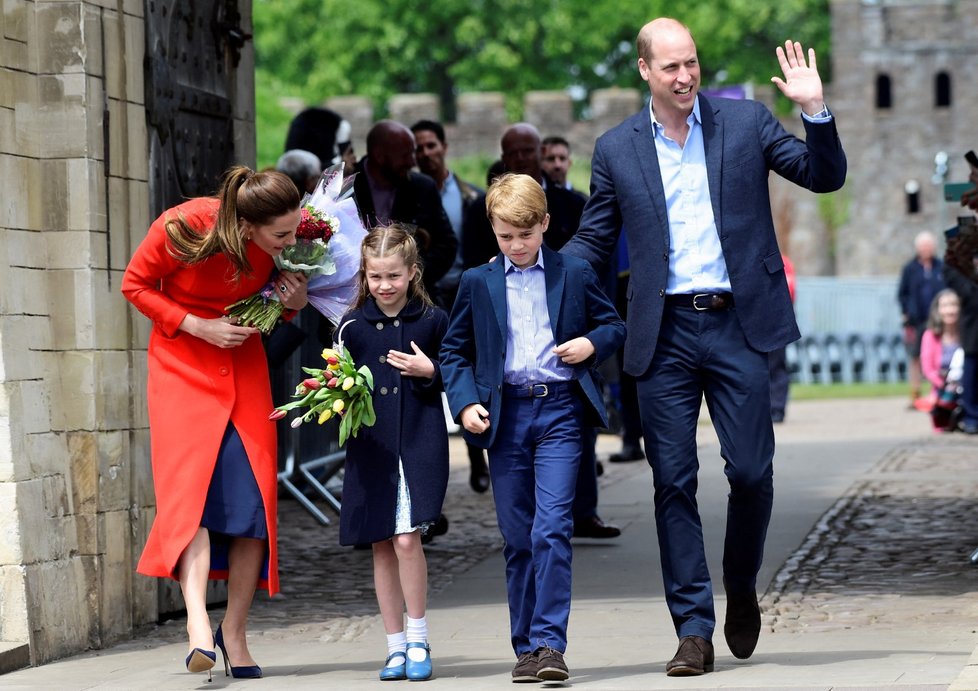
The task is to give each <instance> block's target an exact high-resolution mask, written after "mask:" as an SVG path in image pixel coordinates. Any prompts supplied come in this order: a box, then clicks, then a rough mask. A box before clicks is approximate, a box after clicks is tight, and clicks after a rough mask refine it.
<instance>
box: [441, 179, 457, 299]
mask: <svg viewBox="0 0 978 691" xmlns="http://www.w3.org/2000/svg"><path fill="white" fill-rule="evenodd" d="M441 205H442V206H443V207H444V208H445V214H446V215H447V216H448V222H449V223H451V224H452V230H453V231H455V239H456V240H458V251H457V252H456V253H455V261H454V262H452V266H451V268H449V269H448V271H447V272H446V273H445V275H444V276H442V277H441V278H440V279H438V283H436V284H435V285H436V286H438V287H439V288H454V287H455V286H457V285H458V281H459V279H460V278H461V276H462V190H460V189H459V187H458V181H457V180H456V179H455V174H454V173H451V172H449V173H448V177H447V178H445V182H444V183H442V187H441Z"/></svg>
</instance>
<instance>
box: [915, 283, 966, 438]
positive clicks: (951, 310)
mask: <svg viewBox="0 0 978 691" xmlns="http://www.w3.org/2000/svg"><path fill="white" fill-rule="evenodd" d="M960 316H961V300H960V299H959V298H958V294H957V293H955V292H954V291H953V290H951V289H950V288H945V289H944V290H942V291H941V292H939V293H938V294H937V295H936V296H935V297H934V302H933V303H931V307H930V315H929V316H928V318H927V328H926V329H925V330H924V335H923V337H922V338H921V340H920V369H921V371H922V372H923V375H924V378H925V379H926V380H927V381H929V382H930V384H931V391H930V395H929V396H928V397H927V402H928V403H929V405H930V414H931V420H932V421H933V422H934V429H935V430H937V431H945V430H949V429H953V428H954V424H953V423H954V422H956V421H954V420H952V416H953V414H954V411H955V410H956V409H957V407H958V405H959V399H960V394H961V392H960V386H961V379H962V377H963V374H964V373H963V371H962V369H963V364H964V351H963V350H962V349H961V329H960Z"/></svg>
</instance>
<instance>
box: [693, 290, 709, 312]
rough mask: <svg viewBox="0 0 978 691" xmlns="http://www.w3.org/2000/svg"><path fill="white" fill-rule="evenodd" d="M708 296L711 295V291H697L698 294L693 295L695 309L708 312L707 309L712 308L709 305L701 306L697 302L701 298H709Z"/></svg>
mask: <svg viewBox="0 0 978 691" xmlns="http://www.w3.org/2000/svg"><path fill="white" fill-rule="evenodd" d="M708 297H710V294H709V293H697V294H696V295H694V296H693V309H694V310H696V311H697V312H706V311H707V310H709V309H710V308H709V307H700V306H699V305H697V304H696V301H697V300H698V299H699V298H708Z"/></svg>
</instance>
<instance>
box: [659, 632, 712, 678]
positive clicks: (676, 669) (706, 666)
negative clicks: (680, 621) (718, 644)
mask: <svg viewBox="0 0 978 691" xmlns="http://www.w3.org/2000/svg"><path fill="white" fill-rule="evenodd" d="M712 671H713V644H712V643H710V642H709V641H708V640H706V639H705V638H700V637H699V636H683V637H682V638H680V639H679V650H677V651H676V654H675V656H674V657H673V658H672V659H671V660H669V662H667V663H666V675H667V676H670V677H694V676H697V675H699V674H705V673H706V672H712Z"/></svg>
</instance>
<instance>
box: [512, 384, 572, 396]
mask: <svg viewBox="0 0 978 691" xmlns="http://www.w3.org/2000/svg"><path fill="white" fill-rule="evenodd" d="M569 384H570V382H569V381H548V382H541V383H539V384H505V385H503V391H504V392H505V393H506V395H508V396H514V397H516V398H546V397H547V396H553V395H554V394H556V393H559V392H560V391H563V390H564V389H565V388H566V387H567V386H568V385H569Z"/></svg>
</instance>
